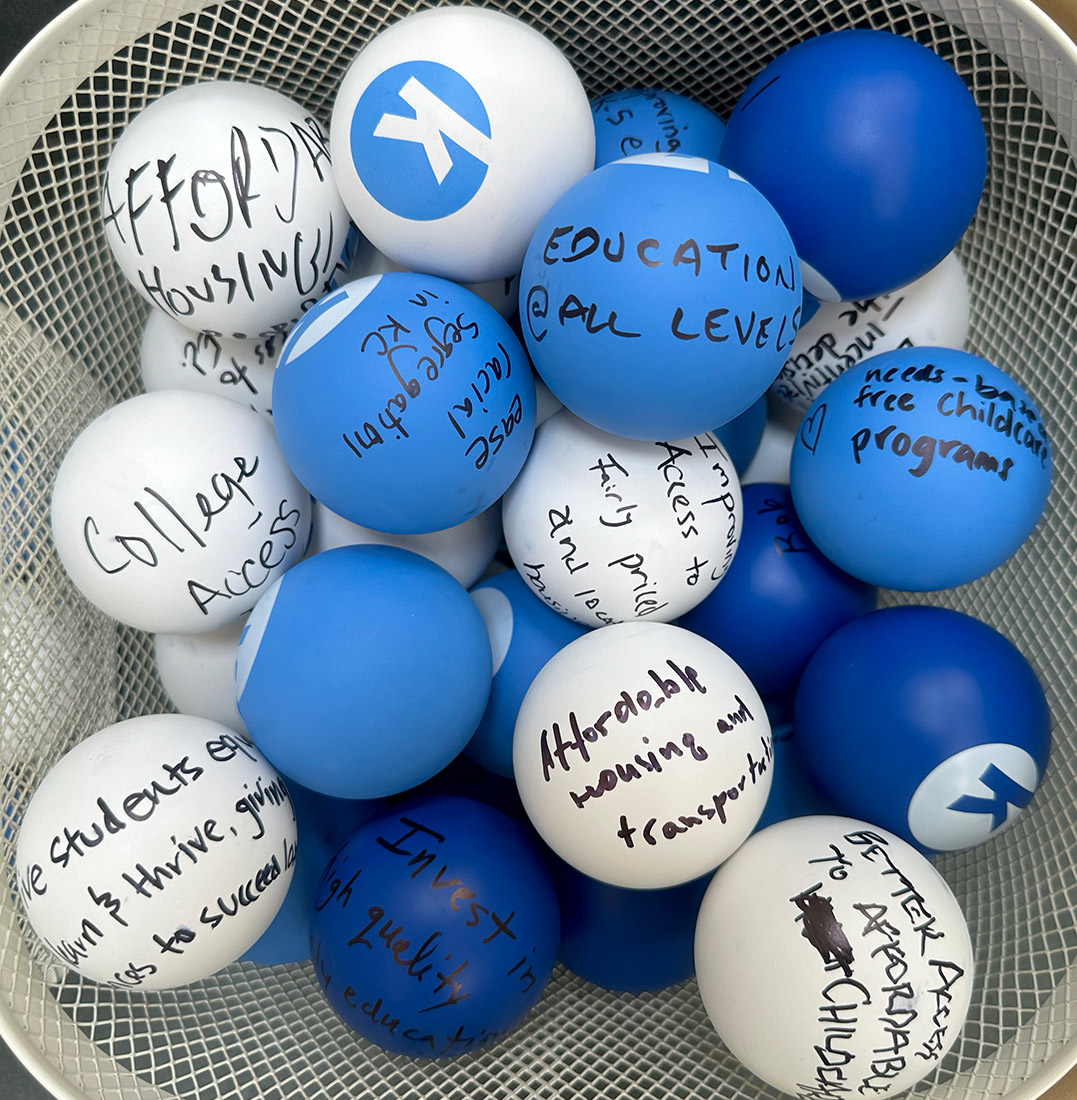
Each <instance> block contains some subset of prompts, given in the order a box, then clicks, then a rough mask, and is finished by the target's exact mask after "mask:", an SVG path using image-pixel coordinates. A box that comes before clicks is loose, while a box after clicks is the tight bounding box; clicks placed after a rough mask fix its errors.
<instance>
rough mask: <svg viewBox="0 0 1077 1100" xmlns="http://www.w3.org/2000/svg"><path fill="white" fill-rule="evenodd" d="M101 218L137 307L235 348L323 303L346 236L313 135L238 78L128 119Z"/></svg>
mask: <svg viewBox="0 0 1077 1100" xmlns="http://www.w3.org/2000/svg"><path fill="white" fill-rule="evenodd" d="M101 217H102V219H103V223H104V230H105V237H106V239H107V241H108V243H109V245H110V247H111V248H112V252H113V254H114V255H115V257H116V260H117V262H118V263H119V265H120V268H121V270H122V271H123V273H124V274H125V275H126V276H127V278H128V279H129V280H130V281H131V283H132V284H133V285H134V287H135V288H136V289H137V290H138V291H139V293H140V294H141V295H142V296H143V297H144V298H145V299H146V300H147V301H149V302H152V303H153V304H154V305H155V306H156V307H157V308H159V309H163V310H164V311H165V312H166V313H168V314H169V315H170V316H172V317H174V318H175V319H176V320H178V321H181V322H182V323H183V324H185V325H187V326H188V327H190V328H193V329H200V330H201V329H205V330H210V331H212V332H216V333H219V334H223V335H226V336H233V337H237V338H251V337H255V336H262V335H267V334H271V333H274V332H282V331H284V330H285V329H286V328H287V326H288V325H290V324H292V323H293V322H294V321H296V320H297V319H298V318H299V317H300V316H301V314H302V313H303V311H304V310H305V309H307V308H308V307H309V306H310V305H312V304H313V303H314V302H315V301H316V300H317V299H318V298H319V297H321V295H322V294H323V293H325V291H326V290H327V289H328V287H329V284H330V283H331V282H332V281H333V279H334V278H335V277H338V276H339V275H340V274H342V272H341V270H340V269H339V265H340V264H341V263H342V262H343V261H342V254H343V253H344V251H345V247H346V244H347V239H348V233H349V229H350V223H349V219H348V213H347V210H346V209H345V207H344V203H343V200H342V199H341V197H340V194H339V192H338V191H337V187H336V180H335V178H334V176H333V172H332V167H331V165H330V162H329V148H328V136H327V134H326V133H325V131H324V129H323V127H322V126H321V124H320V123H319V122H318V120H317V119H316V118H314V117H313V116H312V115H311V113H310V112H309V111H308V110H306V108H304V107H302V106H301V105H300V104H298V103H295V102H294V101H292V100H291V99H289V98H288V97H287V96H284V95H282V94H281V93H280V92H276V91H274V90H273V89H271V88H266V87H263V86H261V85H258V84H251V83H247V82H245V81H240V80H216V81H205V82H203V83H200V84H188V85H185V86H183V87H181V88H177V89H175V90H173V91H171V92H168V93H166V94H165V95H163V96H161V97H160V98H159V99H155V100H153V101H152V102H151V103H150V104H149V105H148V106H147V107H145V108H144V109H143V110H142V111H141V112H140V113H139V114H137V115H136V116H135V117H134V118H133V119H132V120H131V122H130V123H129V124H128V125H127V128H126V129H125V130H124V131H123V133H122V134H121V135H120V137H119V139H118V140H117V142H116V144H115V146H114V147H113V149H112V152H111V154H110V156H109V159H108V164H107V167H106V171H105V177H104V181H103V184H102V191H101Z"/></svg>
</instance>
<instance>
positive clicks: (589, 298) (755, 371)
mask: <svg viewBox="0 0 1077 1100" xmlns="http://www.w3.org/2000/svg"><path fill="white" fill-rule="evenodd" d="M802 301H803V294H802V290H801V286H800V269H799V265H798V264H797V261H796V256H795V251H794V249H793V243H792V241H791V239H790V237H789V233H788V232H787V230H786V228H785V226H784V225H782V223H781V220H780V219H779V217H778V215H777V214H776V213H775V212H774V209H773V207H772V206H771V205H770V203H768V202H767V200H766V199H764V198H763V196H762V195H761V194H760V193H759V192H758V191H757V190H756V188H754V187H753V186H752V185H751V184H750V183H746V182H745V181H744V180H743V179H740V178H739V177H737V176H734V175H732V174H730V173H729V172H728V171H727V170H726V169H725V168H722V167H721V166H719V165H717V164H715V163H713V162H712V161H708V160H705V159H703V158H701V157H689V156H682V155H680V154H679V153H649V154H641V155H638V156H634V157H627V158H625V159H624V160H618V161H614V162H612V163H610V164H606V165H604V166H603V167H601V168H598V169H596V170H595V171H594V172H592V173H591V174H590V175H588V176H585V177H584V178H583V179H582V180H580V181H579V182H578V183H576V184H575V185H574V186H572V187H571V188H569V190H568V191H566V192H565V194H564V195H562V196H561V198H560V199H558V201H557V202H556V203H554V205H553V207H552V208H551V209H550V211H549V212H548V213H547V215H546V217H545V218H544V219H543V220H542V222H541V223H540V224H539V226H538V228H537V229H536V231H535V235H534V236H533V237H532V239H531V244H530V246H529V247H528V250H527V255H526V256H525V257H524V264H523V271H522V272H521V275H520V315H521V319H522V327H523V331H524V338H525V341H526V343H527V349H528V352H529V353H530V355H531V360H532V362H533V364H534V366H535V369H536V371H537V372H538V374H539V375H540V376H541V378H542V380H543V381H544V382H545V383H546V385H547V386H549V388H550V391H551V392H552V393H553V395H554V396H555V397H556V398H558V400H560V401H561V402H562V403H563V404H564V405H565V406H566V407H567V408H568V409H569V410H571V411H572V412H573V413H575V414H576V415H577V416H578V417H580V418H581V419H583V420H585V421H587V422H588V423H590V424H593V425H594V426H595V427H598V428H601V429H602V430H603V431H607V432H610V433H612V434H613V435H620V436H625V437H627V438H630V439H641V440H646V441H648V442H650V441H654V440H657V439H684V438H687V437H689V436H693V435H698V434H701V433H703V432H708V431H713V429H714V428H715V427H717V426H719V425H721V424H725V423H726V422H727V421H729V420H732V419H733V417H735V416H738V415H739V414H740V413H742V412H744V411H745V409H747V408H748V407H749V406H750V405H752V404H753V403H754V402H755V401H756V400H758V398H759V397H760V396H762V395H763V394H764V393H765V392H766V390H767V387H768V386H769V385H770V383H771V382H772V381H773V380H774V378H775V377H776V376H777V374H778V371H779V370H780V369H781V367H782V364H783V363H784V361H785V358H786V356H787V355H788V353H789V349H790V348H791V347H792V342H793V339H794V337H795V336H796V331H797V326H798V323H799V317H800V310H801V305H802Z"/></svg>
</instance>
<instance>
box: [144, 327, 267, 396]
mask: <svg viewBox="0 0 1077 1100" xmlns="http://www.w3.org/2000/svg"><path fill="white" fill-rule="evenodd" d="M282 343H283V337H280V336H267V337H263V338H261V339H257V340H233V339H230V338H229V337H227V336H214V335H213V334H212V333H208V332H195V331H194V330H192V329H189V328H187V326H186V325H181V324H180V323H179V322H178V321H174V320H173V319H172V318H171V317H169V316H168V315H167V314H166V313H164V312H163V311H161V310H159V309H154V310H151V311H150V315H149V317H148V318H147V319H146V327H145V329H143V332H142V358H141V365H142V387H143V389H144V390H145V391H146V392H147V393H155V392H156V391H157V390H177V389H178V390H197V391H199V392H201V393H212V394H216V395H218V396H220V397H227V398H228V399H229V400H230V401H235V402H236V403H237V404H240V405H246V406H247V407H248V408H251V409H254V411H255V412H258V413H261V414H262V415H263V416H265V417H272V415H273V370H274V368H275V367H276V365H277V356H278V355H279V354H280V349H281V345H282Z"/></svg>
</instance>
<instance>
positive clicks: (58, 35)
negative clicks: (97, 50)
mask: <svg viewBox="0 0 1077 1100" xmlns="http://www.w3.org/2000/svg"><path fill="white" fill-rule="evenodd" d="M0 2H3V0H0ZM216 2H217V0H170V3H171V6H172V7H173V8H174V9H175V13H176V14H177V15H178V14H180V13H181V12H186V11H192V10H200V9H201V8H204V7H207V6H209V5H210V4H214V3H216ZM220 2H221V3H228V2H230V0H220ZM435 2H436V0H435ZM912 2H913V3H917V4H918V5H919V6H920V7H922V8H923V9H925V10H930V11H936V12H939V13H941V14H943V15H945V14H946V13H947V12H952V9H953V7H954V6H955V5H953V4H951V3H950V2H949V0H912ZM359 3H362V4H364V5H366V4H369V3H372V0H359ZM992 6H994V7H996V8H997V9H1001V10H1005V11H1008V12H1009V13H1011V14H1012V15H1013V17H1014V18H1015V19H1017V20H1018V21H1020V22H1021V23H1022V24H1024V25H1026V26H1027V27H1028V28H1029V29H1030V30H1031V31H1032V32H1033V33H1034V34H1035V35H1036V36H1037V37H1038V38H1039V39H1040V40H1041V41H1042V42H1043V43H1044V44H1045V45H1046V47H1047V48H1048V49H1049V50H1050V51H1052V52H1053V53H1054V54H1055V55H1056V56H1057V58H1058V62H1059V65H1060V67H1068V68H1069V69H1070V71H1071V72H1072V74H1073V77H1074V80H1075V81H1077V41H1074V39H1073V38H1071V37H1070V35H1069V34H1068V33H1067V32H1066V31H1065V30H1063V29H1062V28H1061V27H1060V26H1059V24H1058V23H1057V22H1056V21H1055V20H1054V19H1053V18H1052V17H1051V16H1050V15H1049V14H1048V13H1047V12H1046V11H1044V10H1043V9H1042V8H1041V7H1040V6H1039V5H1038V4H1037V3H1036V2H1035V0H994V3H993V5H992ZM124 8H125V4H124V3H123V0H73V2H72V3H71V4H70V5H69V6H68V7H67V8H66V9H65V10H64V11H62V12H61V13H60V14H59V15H57V16H55V17H54V18H53V19H52V20H51V21H50V22H49V23H47V24H46V25H45V26H44V27H43V28H42V29H41V30H40V31H38V32H37V34H35V35H34V37H33V38H31V39H30V41H29V42H27V43H26V44H25V45H24V46H23V47H22V48H21V49H20V50H19V52H18V53H17V54H16V55H15V56H14V57H13V58H12V59H11V61H10V62H9V64H8V65H7V67H6V68H5V69H3V70H2V71H0V112H3V111H4V110H5V109H6V108H7V107H8V105H9V104H10V103H11V102H12V101H13V100H14V99H15V98H16V95H17V93H18V91H19V89H21V88H22V87H23V86H24V85H25V84H26V83H27V82H28V80H29V79H30V78H31V77H32V76H33V74H34V72H35V70H36V69H37V68H38V67H39V66H40V65H41V64H42V63H43V62H44V61H45V60H46V58H47V57H48V56H49V54H50V53H51V52H52V51H54V50H55V49H56V48H57V47H58V46H59V45H60V44H61V43H63V42H65V41H68V40H71V39H73V38H75V37H76V34H77V31H78V29H79V28H80V27H82V26H83V25H84V24H85V23H86V22H87V21H88V20H91V19H94V18H96V17H98V16H100V15H101V14H102V13H105V12H107V11H109V10H114V11H116V12H117V13H118V14H119V13H123V11H124ZM1074 157H1075V159H1077V149H1075V150H1074ZM2 189H3V181H2V180H0V192H2ZM2 198H3V195H2V194H0V199H2ZM1069 969H1070V980H1071V981H1074V982H1077V964H1075V965H1074V966H1071V967H1070V968H1069ZM0 1040H3V1041H4V1042H5V1043H6V1045H7V1046H8V1047H9V1049H10V1050H11V1051H12V1053H13V1054H14V1056H15V1057H16V1058H17V1059H18V1060H19V1062H20V1063H21V1064H22V1066H23V1067H24V1069H25V1070H26V1071H27V1072H28V1073H29V1074H30V1076H31V1077H32V1078H33V1079H34V1080H35V1081H36V1082H37V1083H38V1084H39V1085H40V1086H41V1087H42V1088H44V1089H45V1090H46V1091H47V1092H49V1093H50V1094H51V1095H52V1096H54V1097H56V1100H86V1093H85V1092H83V1090H82V1089H81V1088H79V1087H78V1085H77V1084H76V1083H75V1082H73V1081H72V1080H71V1079H70V1078H69V1077H67V1076H65V1075H64V1074H62V1073H61V1072H60V1071H59V1070H58V1069H57V1068H56V1067H55V1066H54V1065H53V1064H52V1063H51V1062H50V1061H49V1060H48V1058H47V1057H46V1055H45V1053H44V1052H43V1051H42V1049H41V1047H40V1045H39V1044H37V1043H35V1042H34V1040H33V1038H32V1036H31V1035H30V1034H29V1033H28V1032H27V1031H26V1030H25V1029H24V1028H23V1027H22V1026H21V1025H20V1024H19V1022H18V1020H17V1019H16V1018H15V1016H14V1015H13V1013H12V1012H11V1011H9V1009H8V1008H7V1007H6V1006H5V1005H2V1004H0ZM79 1041H84V1040H81V1038H80V1040H79ZM1075 1067H1077V1038H1075V1039H1074V1040H1072V1041H1071V1042H1070V1043H1069V1044H1068V1045H1067V1046H1065V1047H1063V1048H1062V1049H1061V1050H1059V1051H1057V1052H1056V1053H1055V1054H1053V1055H1051V1056H1050V1057H1049V1058H1048V1059H1047V1060H1046V1061H1044V1062H1043V1063H1042V1064H1041V1065H1040V1066H1039V1067H1038V1068H1037V1069H1036V1070H1035V1072H1034V1073H1032V1074H1031V1075H1030V1076H1029V1077H1028V1078H1027V1079H1026V1080H1025V1081H1023V1082H1022V1083H1021V1084H1020V1085H1018V1086H1016V1087H1015V1088H1012V1089H1011V1090H1010V1091H1009V1092H1008V1093H1007V1094H1006V1100H1036V1098H1038V1097H1041V1096H1042V1095H1043V1094H1044V1093H1045V1092H1046V1091H1047V1090H1048V1089H1050V1088H1051V1087H1052V1086H1054V1085H1056V1084H1057V1083H1058V1082H1059V1081H1060V1080H1062V1078H1063V1077H1065V1076H1066V1074H1067V1073H1069V1072H1070V1071H1071V1070H1073V1069H1074V1068H1075Z"/></svg>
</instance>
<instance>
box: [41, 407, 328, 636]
mask: <svg viewBox="0 0 1077 1100" xmlns="http://www.w3.org/2000/svg"><path fill="white" fill-rule="evenodd" d="M310 514H311V501H310V494H309V493H308V492H307V491H306V489H304V488H303V486H302V485H301V484H300V483H299V482H298V481H297V480H296V477H295V475H294V474H293V473H292V471H291V469H290V468H289V466H288V465H287V463H286V462H285V459H284V456H283V455H282V454H281V451H280V447H279V445H278V443H277V439H276V436H275V435H274V432H273V427H272V425H271V424H269V423H268V422H267V421H266V419H265V418H264V417H262V416H260V415H259V414H258V413H256V412H253V411H252V410H251V409H245V408H243V407H242V406H240V405H238V404H236V403H235V402H234V401H229V400H227V399H226V398H224V397H218V396H215V395H212V394H206V393H193V392H191V391H188V390H167V391H161V392H158V393H145V394H139V395H138V396H136V397H131V398H128V399H127V400H125V401H121V402H120V403H119V404H117V405H115V406H114V407H113V408H111V409H109V410H108V411H106V412H104V413H103V414H102V415H100V416H99V417H97V418H96V419H95V420H93V421H92V422H91V423H90V424H89V425H88V426H87V427H86V428H84V429H83V430H82V432H81V433H80V434H79V435H78V437H77V438H76V439H75V441H74V442H73V443H72V444H71V446H70V447H69V448H68V450H67V452H66V454H65V455H64V458H63V461H62V462H61V463H60V468H59V470H58V471H57V474H56V480H55V482H54V483H53V491H52V504H51V517H50V518H51V522H52V535H53V541H54V542H55V544H56V550H57V553H58V554H59V556H60V561H61V563H62V564H63V566H64V568H65V569H66V570H67V573H68V575H69V576H70V577H71V580H72V581H73V582H74V584H75V585H76V587H77V588H78V589H79V590H80V591H81V592H82V594H83V595H84V596H85V597H86V598H87V599H88V600H89V601H90V602H91V603H93V604H94V605H95V606H97V607H98V608H100V609H101V610H102V611H104V612H106V613H107V614H108V615H111V616H112V617H113V618H114V619H117V620H119V621H120V622H122V623H126V624H127V625H128V626H134V627H138V628H139V629H141V630H147V631H150V632H151V633H156V632H163V633H168V634H188V633H197V632H199V631H202V630H215V629H217V628H218V627H222V626H226V625H228V624H229V623H233V622H236V621H238V620H239V619H240V618H241V617H242V616H243V615H244V614H245V613H246V612H248V611H250V609H251V608H252V607H253V606H254V605H255V603H256V602H257V601H258V599H259V597H260V596H261V594H262V593H263V592H265V591H266V590H267V589H268V588H269V587H270V586H271V585H272V584H273V582H274V581H275V580H276V579H277V578H279V577H280V576H281V575H282V574H283V573H284V572H285V571H286V570H288V569H289V568H290V567H291V566H292V565H293V564H295V562H297V561H298V560H299V558H300V557H302V555H303V553H304V551H305V550H306V545H307V539H308V537H309V534H310Z"/></svg>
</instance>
